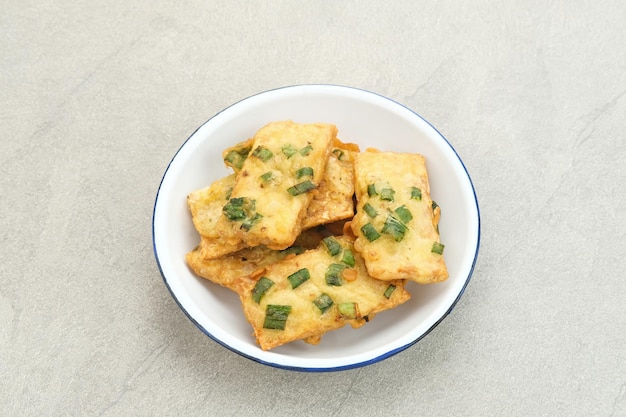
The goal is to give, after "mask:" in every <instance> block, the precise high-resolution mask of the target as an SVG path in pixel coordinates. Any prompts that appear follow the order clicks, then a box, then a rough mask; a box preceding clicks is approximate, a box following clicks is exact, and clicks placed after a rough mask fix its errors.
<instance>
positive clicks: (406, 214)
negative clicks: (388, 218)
mask: <svg viewBox="0 0 626 417" xmlns="http://www.w3.org/2000/svg"><path fill="white" fill-rule="evenodd" d="M394 211H395V213H396V214H397V215H398V218H399V219H400V220H401V221H402V223H404V224H407V223H408V222H410V221H411V220H413V215H412V214H411V211H410V210H409V209H408V208H406V206H404V205H402V206H400V207H398V208H397V209H395V210H394Z"/></svg>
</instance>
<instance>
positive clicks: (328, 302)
mask: <svg viewBox="0 0 626 417" xmlns="http://www.w3.org/2000/svg"><path fill="white" fill-rule="evenodd" d="M313 304H315V305H316V306H317V308H319V309H320V311H321V312H322V314H324V313H325V312H326V310H328V309H329V308H330V307H331V306H332V305H333V299H332V298H330V296H329V295H328V294H326V293H323V294H320V296H319V297H317V298H316V299H315V300H313Z"/></svg>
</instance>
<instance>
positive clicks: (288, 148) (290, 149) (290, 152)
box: [280, 144, 298, 158]
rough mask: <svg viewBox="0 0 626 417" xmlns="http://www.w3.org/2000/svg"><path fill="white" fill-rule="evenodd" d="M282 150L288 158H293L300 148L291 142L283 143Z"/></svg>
mask: <svg viewBox="0 0 626 417" xmlns="http://www.w3.org/2000/svg"><path fill="white" fill-rule="evenodd" d="M280 150H281V151H282V152H283V154H284V155H285V156H286V157H287V158H291V157H292V156H294V155H295V154H296V153H297V152H298V150H297V149H296V148H295V147H294V146H293V145H291V144H286V145H283V146H282V148H280Z"/></svg>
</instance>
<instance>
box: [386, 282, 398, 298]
mask: <svg viewBox="0 0 626 417" xmlns="http://www.w3.org/2000/svg"><path fill="white" fill-rule="evenodd" d="M395 290H396V286H395V285H393V284H389V286H388V287H387V289H386V290H385V292H384V293H383V295H384V296H385V298H389V297H391V294H392V293H393V292H394V291H395Z"/></svg>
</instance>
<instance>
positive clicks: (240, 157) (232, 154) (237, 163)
mask: <svg viewBox="0 0 626 417" xmlns="http://www.w3.org/2000/svg"><path fill="white" fill-rule="evenodd" d="M250 149H251V148H250V147H249V146H248V147H244V148H241V149H233V150H232V151H229V152H228V153H227V154H226V156H225V157H224V161H226V162H228V163H229V164H231V165H232V166H233V167H235V168H237V169H241V167H242V166H243V161H245V160H246V158H247V157H248V154H249V153H250Z"/></svg>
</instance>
